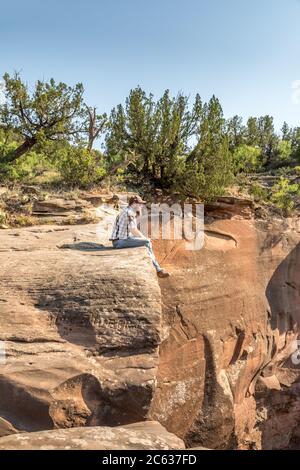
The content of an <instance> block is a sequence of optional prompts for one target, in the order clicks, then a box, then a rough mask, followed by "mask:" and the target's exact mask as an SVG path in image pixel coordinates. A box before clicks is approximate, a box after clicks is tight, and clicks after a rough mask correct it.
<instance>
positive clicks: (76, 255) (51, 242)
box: [0, 226, 161, 434]
mask: <svg viewBox="0 0 300 470" xmlns="http://www.w3.org/2000/svg"><path fill="white" fill-rule="evenodd" d="M96 228H97V227H96V226H85V227H82V228H80V229H79V230H78V228H70V227H68V228H67V227H66V228H65V230H64V231H62V230H61V228H60V227H59V228H58V227H39V228H29V229H26V230H24V231H23V230H21V231H18V230H9V231H5V233H3V232H2V233H3V235H2V233H1V240H2V242H1V253H0V258H1V288H0V309H1V333H0V340H1V341H2V343H1V345H2V346H3V348H2V349H4V352H5V358H4V359H5V360H4V359H3V354H2V364H1V369H0V397H1V398H0V416H1V417H2V418H3V420H5V421H3V422H2V423H1V422H0V426H1V427H2V434H5V433H6V432H8V430H9V425H10V426H12V427H13V428H14V429H15V430H19V431H20V430H21V431H38V430H44V429H52V428H55V427H71V426H85V425H89V426H91V425H118V424H128V423H132V422H136V421H141V420H143V419H145V418H146V415H147V411H148V408H149V406H150V402H151V399H152V395H153V390H154V387H155V379H156V368H157V363H158V345H159V342H160V333H159V332H160V320H161V300H160V299H161V298H160V290H159V286H158V284H157V280H156V275H155V272H153V269H152V266H151V263H150V261H149V260H148V258H147V256H146V253H145V252H144V251H143V249H138V250H123V251H121V250H120V251H118V252H116V251H115V250H113V249H112V248H109V247H108V248H107V249H106V248H103V247H102V245H101V244H99V243H95V242H97V241H98V240H97V237H96ZM91 238H93V240H94V241H95V242H94V243H92V242H91V241H90V242H89V243H87V242H88V241H89V240H91ZM81 239H82V240H84V243H82V242H81V241H80V240H81ZM74 240H76V242H74ZM66 246H67V247H70V246H71V247H73V250H70V249H66ZM3 423H4V424H3ZM7 423H9V425H8V424H7Z"/></svg>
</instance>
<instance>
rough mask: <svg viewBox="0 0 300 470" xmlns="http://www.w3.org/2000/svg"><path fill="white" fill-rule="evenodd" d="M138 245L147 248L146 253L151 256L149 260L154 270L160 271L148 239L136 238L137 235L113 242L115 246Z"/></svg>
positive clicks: (134, 246)
mask: <svg viewBox="0 0 300 470" xmlns="http://www.w3.org/2000/svg"><path fill="white" fill-rule="evenodd" d="M139 246H145V247H146V248H147V251H148V254H149V256H150V258H151V261H152V263H153V266H154V267H155V269H156V271H157V272H159V271H161V270H162V269H161V267H160V265H159V263H158V261H157V259H156V258H155V255H154V253H153V249H152V243H151V241H150V240H147V239H144V238H138V237H130V238H124V239H122V240H118V241H117V243H116V244H115V247H116V248H137V247H139Z"/></svg>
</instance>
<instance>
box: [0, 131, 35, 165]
mask: <svg viewBox="0 0 300 470" xmlns="http://www.w3.org/2000/svg"><path fill="white" fill-rule="evenodd" d="M34 144H36V138H35V137H32V138H31V139H27V140H25V142H23V144H21V145H20V146H19V147H18V148H16V150H13V151H12V152H9V153H8V154H7V155H5V157H4V158H0V162H1V163H12V162H14V161H15V160H17V159H18V158H20V157H21V156H22V155H24V153H26V152H28V150H30V149H31V148H32V147H33V146H34Z"/></svg>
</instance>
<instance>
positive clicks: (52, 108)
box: [0, 73, 83, 163]
mask: <svg viewBox="0 0 300 470" xmlns="http://www.w3.org/2000/svg"><path fill="white" fill-rule="evenodd" d="M3 79H4V85H5V92H4V93H5V102H4V104H2V105H1V107H0V121H1V124H2V126H3V128H4V129H6V130H9V129H12V130H13V131H14V132H16V133H17V134H18V135H19V136H20V137H21V139H22V143H21V144H20V145H19V146H18V147H17V148H16V149H15V150H14V151H11V152H9V153H8V154H7V155H5V157H2V159H1V161H2V162H4V163H9V162H13V161H15V160H16V159H18V158H19V157H21V156H22V155H23V154H24V153H26V152H27V151H29V150H30V149H31V148H32V147H33V146H34V145H35V144H37V143H38V142H43V141H62V140H66V139H67V140H68V139H70V138H72V137H74V136H77V135H78V133H79V132H81V131H82V122H81V120H80V115H81V109H82V95H83V86H82V84H80V83H78V84H77V85H75V87H70V86H67V85H66V84H65V83H62V82H59V83H56V82H55V81H54V80H53V79H51V80H50V81H49V82H45V81H40V80H39V81H37V82H36V84H35V87H34V90H33V92H32V93H30V91H29V88H28V86H27V85H26V84H25V83H24V82H23V81H22V80H21V78H20V76H19V74H18V73H15V74H14V75H13V76H10V75H9V74H8V73H6V74H5V75H4V77H3Z"/></svg>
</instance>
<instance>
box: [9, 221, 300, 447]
mask: <svg viewBox="0 0 300 470" xmlns="http://www.w3.org/2000/svg"><path fill="white" fill-rule="evenodd" d="M102 229H103V230H102ZM100 232H101V236H100V235H99V233H100ZM97 234H98V235H97ZM99 236H100V240H99ZM101 237H102V238H101ZM0 241H1V243H0V263H1V281H0V314H1V324H0V340H1V341H2V343H0V344H1V345H2V355H1V358H0V361H1V364H0V435H2V436H5V435H9V434H12V433H16V432H20V431H22V432H23V431H27V432H33V431H42V430H51V429H55V428H68V427H74V426H76V427H77V426H120V425H127V424H130V423H135V422H138V421H144V420H150V421H151V420H155V421H158V422H160V423H161V424H162V425H163V426H164V427H165V428H166V429H167V430H168V431H169V432H171V433H174V434H176V435H177V436H178V437H179V438H182V439H183V440H184V441H185V443H186V445H187V446H190V447H196V446H204V447H208V448H218V449H221V448H234V449H237V448H239V449H260V448H287V447H289V448H291V447H297V442H298V438H299V437H300V428H299V425H300V398H299V397H300V395H299V386H300V385H299V383H300V380H299V379H300V375H299V366H298V365H297V364H296V362H297V360H296V361H295V360H294V361H292V360H291V357H292V354H293V353H294V351H295V340H296V339H297V337H298V333H299V320H300V302H299V297H300V272H299V271H300V248H299V247H300V245H299V242H300V231H299V227H297V221H296V220H277V221H276V220H272V221H269V222H268V221H255V220H251V219H245V218H243V217H240V218H238V219H236V218H235V217H233V218H231V219H228V218H227V219H224V220H216V219H213V218H212V217H210V218H209V219H208V220H207V223H206V225H205V244H204V248H203V249H202V250H199V251H190V250H186V249H185V241H184V240H182V241H181V240H177V241H174V242H171V241H156V242H155V244H154V245H155V251H156V253H157V255H158V258H159V259H160V261H161V262H162V265H163V266H164V267H166V268H167V269H168V270H169V271H170V272H171V277H170V278H168V279H161V280H159V283H158V280H157V277H156V274H155V271H154V270H153V268H152V265H151V263H150V261H149V259H148V257H147V254H146V251H145V250H144V249H143V248H138V249H128V250H113V249H111V248H110V247H108V246H103V245H101V243H103V244H106V245H107V233H106V232H105V229H104V228H103V226H102V227H101V230H100V231H99V227H97V226H96V225H86V226H80V227H66V226H59V227H58V226H42V227H31V228H26V229H14V230H6V231H2V232H1V233H0ZM3 351H4V352H3ZM4 353H5V354H4ZM293 362H294V363H293ZM299 446H300V444H299Z"/></svg>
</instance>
